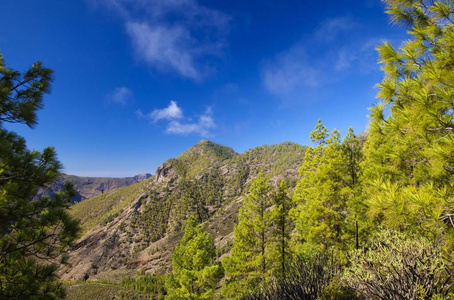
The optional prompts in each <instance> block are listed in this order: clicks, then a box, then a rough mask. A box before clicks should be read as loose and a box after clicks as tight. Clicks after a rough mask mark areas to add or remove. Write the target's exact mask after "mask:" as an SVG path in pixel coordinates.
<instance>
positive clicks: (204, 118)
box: [166, 109, 216, 137]
mask: <svg viewBox="0 0 454 300" xmlns="http://www.w3.org/2000/svg"><path fill="white" fill-rule="evenodd" d="M214 127H216V126H215V123H214V120H213V117H212V113H211V109H207V111H206V112H205V114H203V115H201V116H200V117H199V118H198V121H197V122H196V123H181V122H179V121H172V122H170V123H169V124H168V126H167V129H166V133H168V134H182V135H187V134H190V133H198V134H200V135H201V136H204V137H206V136H209V135H210V129H213V128H214Z"/></svg>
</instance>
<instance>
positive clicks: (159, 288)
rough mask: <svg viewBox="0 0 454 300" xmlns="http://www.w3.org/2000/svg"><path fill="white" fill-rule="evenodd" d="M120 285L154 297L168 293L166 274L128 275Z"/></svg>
mask: <svg viewBox="0 0 454 300" xmlns="http://www.w3.org/2000/svg"><path fill="white" fill-rule="evenodd" d="M120 285H121V286H124V287H127V288H129V289H133V290H137V291H140V292H141V293H143V294H147V295H150V296H152V298H161V297H163V296H164V295H165V294H166V293H167V291H166V289H165V276H164V275H150V274H146V275H144V276H139V277H136V278H132V277H129V276H128V277H125V278H123V279H122V280H121V283H120Z"/></svg>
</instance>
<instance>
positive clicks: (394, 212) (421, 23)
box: [364, 0, 454, 231]
mask: <svg viewBox="0 0 454 300" xmlns="http://www.w3.org/2000/svg"><path fill="white" fill-rule="evenodd" d="M385 3H386V5H387V13H388V14H390V15H391V16H392V21H393V22H394V23H396V24H402V25H404V26H406V27H407V28H409V31H408V32H409V34H410V35H411V36H412V38H411V39H410V40H408V41H406V42H405V43H404V44H403V46H402V48H401V49H400V50H395V49H394V47H393V46H392V45H391V44H390V43H387V42H385V43H384V44H382V45H381V46H380V47H378V50H379V55H380V62H381V63H382V69H383V71H384V72H385V78H384V79H383V81H382V82H381V83H380V84H379V85H378V87H379V88H380V91H379V93H378V95H377V97H378V98H381V99H382V102H381V103H379V104H377V105H376V106H374V107H373V108H372V109H371V115H370V117H371V121H370V125H369V127H370V137H369V139H368V141H367V143H366V145H365V151H366V160H365V163H364V169H365V177H366V178H367V179H368V182H369V185H368V196H369V198H370V203H369V204H370V207H371V209H370V210H369V214H370V216H372V217H374V219H375V220H376V221H377V222H381V223H382V224H384V225H386V226H391V227H398V228H408V229H411V228H412V229H416V230H420V228H421V227H422V228H425V229H426V230H428V231H432V230H438V229H437V228H440V227H444V226H443V224H446V225H448V227H449V228H452V227H454V226H453V224H454V222H453V221H454V220H453V218H452V216H453V212H454V207H453V205H452V194H453V192H454V185H453V182H452V175H453V174H454V155H453V153H454V132H453V131H454V110H453V104H452V99H453V95H454V24H453V20H452V19H453V18H452V14H453V11H454V1H452V0H446V1H429V0H420V1H414V0H413V1H407V0H386V1H385ZM415 225H417V226H419V228H417V227H416V226H415ZM445 228H446V227H445Z"/></svg>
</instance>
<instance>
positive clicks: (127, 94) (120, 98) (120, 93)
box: [106, 86, 133, 105]
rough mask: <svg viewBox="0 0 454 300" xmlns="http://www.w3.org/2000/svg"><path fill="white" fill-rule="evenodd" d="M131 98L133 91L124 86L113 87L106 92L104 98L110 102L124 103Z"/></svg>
mask: <svg viewBox="0 0 454 300" xmlns="http://www.w3.org/2000/svg"><path fill="white" fill-rule="evenodd" d="M132 99H133V93H132V91H131V90H130V89H128V88H127V87H125V86H122V87H118V88H115V89H114V90H113V91H112V92H110V93H109V94H107V96H106V100H107V101H108V102H111V103H115V104H120V105H126V104H128V102H130V101H131V100H132Z"/></svg>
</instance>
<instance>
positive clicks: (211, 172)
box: [60, 140, 306, 280]
mask: <svg viewBox="0 0 454 300" xmlns="http://www.w3.org/2000/svg"><path fill="white" fill-rule="evenodd" d="M305 150H306V148H305V147H303V146H300V145H297V144H294V143H283V144H279V145H271V146H261V147H256V148H254V149H251V150H249V151H246V152H245V153H243V154H237V153H235V152H234V151H233V150H232V149H230V148H228V147H225V146H221V145H217V144H215V143H212V142H210V141H207V140H202V141H201V142H199V143H198V144H196V145H194V146H193V147H191V148H190V149H188V150H187V151H185V152H184V153H182V154H181V155H180V156H178V157H177V158H174V159H169V160H167V161H166V162H164V163H163V164H162V165H161V166H160V167H159V168H158V169H157V170H156V175H155V176H152V177H151V178H148V179H147V180H145V181H143V182H140V183H137V184H134V185H131V186H128V187H123V188H119V189H116V190H113V191H111V192H109V193H105V194H103V195H98V196H96V197H94V198H91V199H87V200H85V201H83V202H81V203H78V204H76V205H74V206H73V207H72V208H71V214H72V215H73V216H75V217H76V218H78V219H79V220H80V221H81V226H82V228H83V229H84V232H85V234H84V235H83V236H82V237H81V238H80V239H79V240H78V241H77V243H76V244H75V245H74V247H73V249H72V250H71V251H70V254H69V255H70V258H69V263H70V266H69V267H63V268H61V269H60V277H61V278H62V279H65V280H69V279H83V278H85V279H86V278H90V277H94V278H98V279H107V278H109V279H110V280H112V278H115V276H117V279H120V278H121V276H123V275H126V274H129V273H134V271H135V270H140V271H146V272H148V273H166V272H168V271H169V268H170V259H169V258H170V255H171V253H172V250H173V248H174V247H175V246H176V245H177V243H178V242H179V240H180V239H181V236H182V232H181V231H182V229H183V228H184V225H185V223H186V220H187V218H188V217H189V216H190V215H193V214H194V215H195V216H196V217H197V219H198V221H199V222H205V225H206V228H207V230H208V231H209V232H210V234H212V236H213V237H214V239H215V244H216V246H217V248H218V255H219V256H221V255H222V254H224V253H226V252H228V251H230V248H231V246H232V240H233V226H234V224H235V223H236V222H237V217H236V216H237V213H238V210H239V208H240V207H241V203H242V200H243V193H244V192H245V191H247V189H248V187H249V185H250V183H251V182H252V180H254V178H255V177H256V176H257V175H258V173H259V172H260V171H262V172H264V174H265V176H267V177H268V178H269V179H270V180H271V182H272V183H273V184H274V185H277V184H279V182H280V181H281V180H282V179H283V178H284V177H285V178H286V179H287V180H288V182H289V186H290V187H291V188H292V187H294V186H295V184H296V182H297V179H298V168H299V166H300V165H301V164H302V160H303V157H304V153H305Z"/></svg>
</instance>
